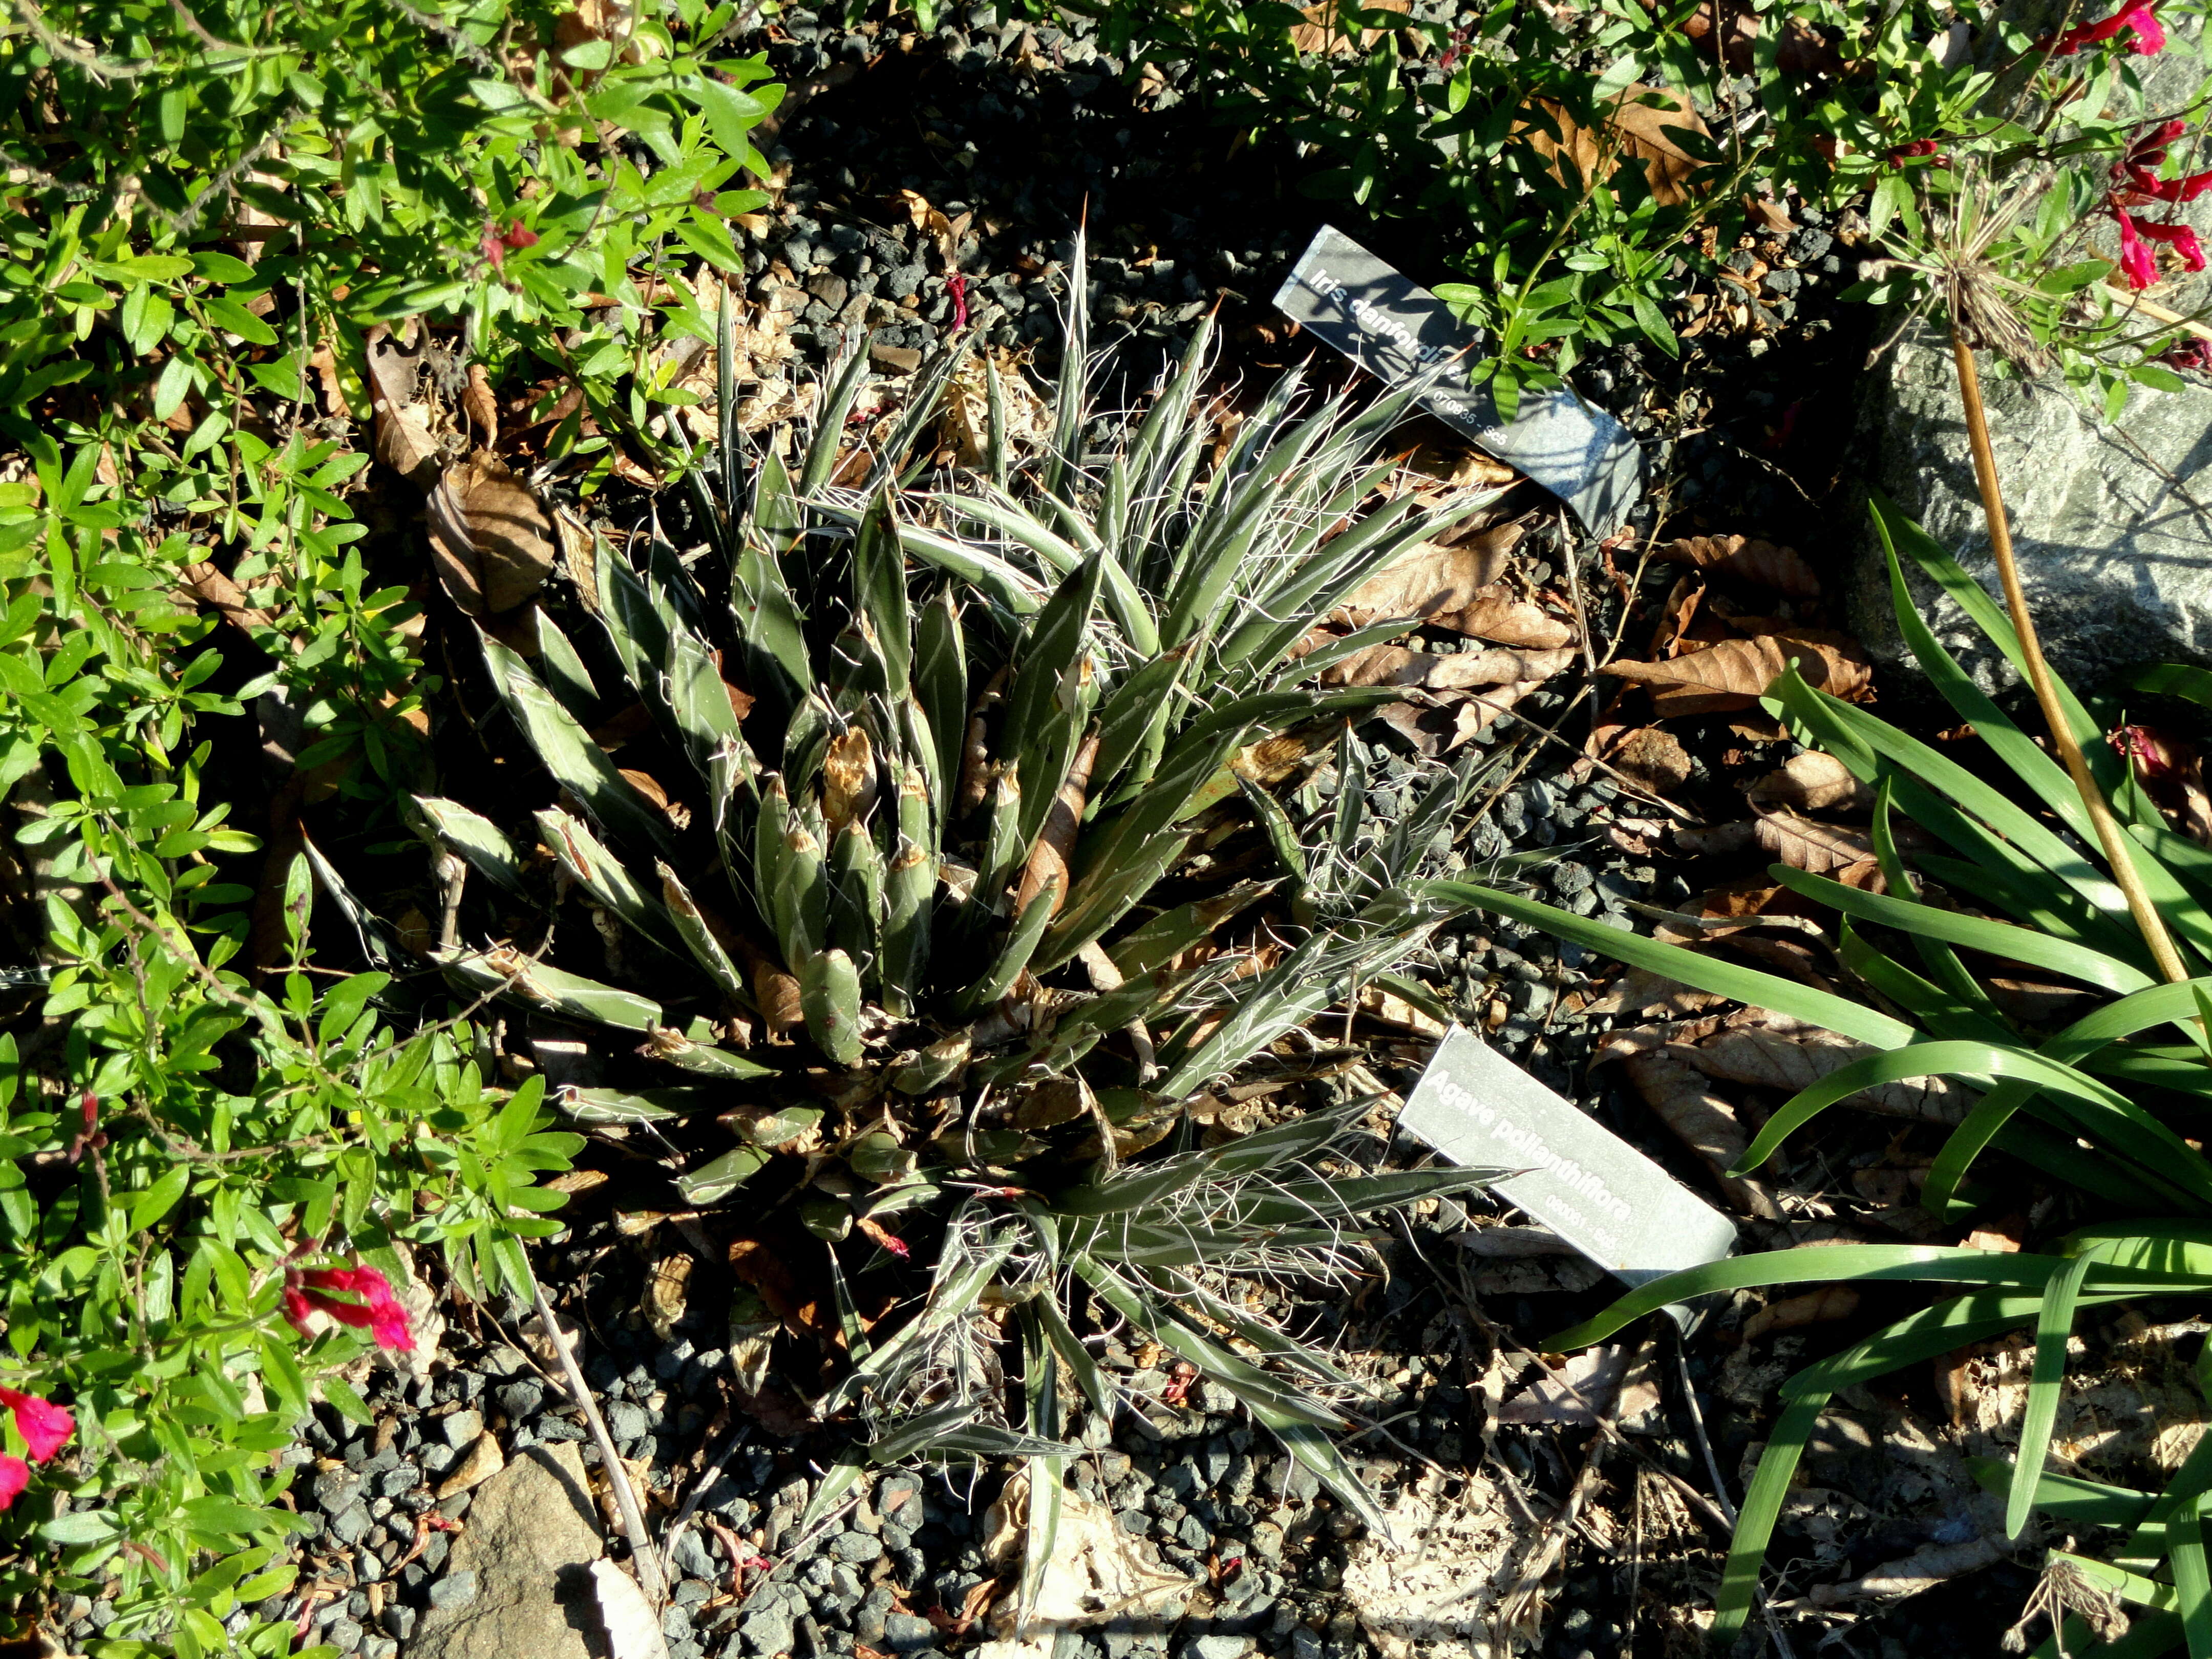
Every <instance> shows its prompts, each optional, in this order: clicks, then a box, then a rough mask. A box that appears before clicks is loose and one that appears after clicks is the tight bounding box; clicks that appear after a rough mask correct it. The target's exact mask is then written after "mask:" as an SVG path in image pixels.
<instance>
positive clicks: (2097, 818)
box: [1951, 325, 2189, 984]
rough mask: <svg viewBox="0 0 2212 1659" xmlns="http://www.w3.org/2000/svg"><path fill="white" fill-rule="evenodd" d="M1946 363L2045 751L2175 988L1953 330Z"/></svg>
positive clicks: (2171, 956)
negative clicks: (2077, 801) (2030, 587)
mask: <svg viewBox="0 0 2212 1659" xmlns="http://www.w3.org/2000/svg"><path fill="white" fill-rule="evenodd" d="M1951 359H1952V361H1953V362H1954V363H1956V364H1957V365H1958V369H1959V395H1960V398H1961V400H1962V401H1963V402H1964V403H1965V404H1966V435H1967V437H1968V439H1969V440H1970V441H1972V446H1973V451H1974V481H1975V482H1976V483H1978V484H1979V485H1980V486H1981V492H1982V513H1983V515H1984V517H1985V518H1986V519H1987V520H1989V526H1990V551H1991V552H1992V553H1994V554H1995V555H1996V564H1997V580H1999V581H2000V582H2001V583H2002V584H2003V586H2004V597H2005V609H2006V610H2007V611H2010V612H2011V613H2012V626H2013V632H2015V634H2017V635H2020V654H2021V661H2022V663H2023V664H2024V665H2025V666H2026V667H2027V683H2028V684H2029V685H2030V686H2031V687H2033V689H2034V691H2035V701H2036V703H2037V706H2038V707H2039V708H2041V709H2042V710H2043V718H2044V721H2045V724H2046V725H2048V726H2050V727H2051V744H2052V746H2053V747H2055V748H2056V749H2057V750H2058V757H2059V759H2060V760H2062V761H2063V762H2064V763H2065V765H2066V772H2067V775H2068V776H2069V777H2071V778H2072V779H2073V780H2074V787H2075V789H2076V790H2077V791H2079V792H2080V793H2081V805H2082V808H2083V810H2085V811H2087V813H2088V814H2089V822H2090V823H2091V824H2092V826H2093V827H2094V828H2095V829H2096V831H2097V842H2098V844H2099V845H2100V847H2102V848H2104V852H2105V862H2106V863H2107V864H2108V865H2110V866H2112V879H2113V880H2114V881H2115V882H2117V883H2118V884H2119V889H2120V891H2121V893H2122V894H2123V895H2124V896H2125V897H2126V899H2127V902H2128V914H2129V915H2131V916H2132V917H2134V918H2135V924H2136V929H2137V931H2138V932H2140V933H2142V936H2143V943H2144V944H2145V945H2148V946H2149V947H2150V954H2151V959H2152V960H2153V961H2154V962H2155V963H2157V964H2158V971H2159V972H2160V974H2161V975H2164V976H2165V978H2166V980H2167V981H2169V982H2170V983H2177V984H2178V983H2179V981H2183V980H2185V979H2187V978H2188V977H2189V969H2187V968H2185V966H2183V965H2182V961H2181V953H2180V952H2179V951H2176V950H2175V949H2174V948H2173V939H2172V935H2171V934H2169V933H2167V932H2166V921H2165V918H2163V917H2162V916H2160V915H2159V913H2158V908H2157V907H2156V906H2155V905H2154V904H2153V903H2152V902H2151V900H2150V894H2149V893H2148V891H2146V890H2144V887H2143V884H2142V877H2141V876H2140V875H2138V874H2137V873H2136V866H2135V860H2134V858H2133V857H2132V856H2131V855H2130V852H2129V849H2128V844H2127V836H2126V835H2125V834H2124V832H2123V831H2122V829H2120V825H2119V820H2118V819H2117V818H2115V817H2113V816H2112V808H2111V807H2110V806H2108V805H2106V804H2105V792H2104V791H2103V790H2101V789H2100V788H2099V787H2097V781H2096V780H2095V779H2094V778H2093V777H2092V776H2090V775H2089V763H2088V760H2087V757H2085V756H2084V755H2083V754H2082V753H2081V744H2078V743H2076V742H2075V740H2074V729H2073V727H2072V726H2069V725H2068V724H2067V721H2066V714H2065V711H2064V710H2063V708H2060V707H2059V703H2058V688H2057V686H2056V685H2055V684H2053V683H2052V681H2051V670H2050V668H2049V667H2048V666H2047V665H2045V662H2044V660H2043V647H2042V646H2041V645H2040V644H2039V643H2038V642H2037V640H2036V635H2035V619H2034V618H2033V617H2031V616H2030V615H2029V614H2028V609H2027V591H2026V590H2025V589H2024V588H2023V587H2022V586H2021V580H2020V566H2019V564H2018V563H2017V562H2015V560H2014V558H2013V552H2012V528H2011V526H2009V525H2008V524H2007V523H2006V522H2005V508H2004V496H2003V495H2002V492H2001V491H2000V490H1999V489H1998V487H1997V463H1996V453H1995V452H1994V451H1992V450H1991V448H1990V425H1989V416H1987V414H1986V413H1985V412H1984V410H1983V408H1982V381H1981V376H1980V374H1979V373H1978V371H1977V370H1976V368H1975V367H1974V349H1973V348H1972V346H1970V345H1968V344H1967V343H1966V339H1965V337H1964V336H1963V334H1962V333H1961V332H1960V330H1959V329H1958V328H1957V327H1956V326H1955V325H1954V327H1953V329H1952V331H1951Z"/></svg>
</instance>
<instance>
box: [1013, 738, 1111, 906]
mask: <svg viewBox="0 0 2212 1659" xmlns="http://www.w3.org/2000/svg"><path fill="white" fill-rule="evenodd" d="M1097 758H1098V734H1097V732H1092V733H1091V736H1090V737H1089V738H1087V739H1085V742H1084V744H1083V747H1082V748H1080V749H1079V750H1076V751H1075V758H1074V760H1073V761H1072V762H1071V763H1069V765H1068V769H1067V780H1066V782H1064V783H1062V784H1061V785H1060V793H1058V794H1057V795H1055V796H1054V798H1053V803H1052V810H1051V811H1049V812H1048V813H1046V814H1045V820H1044V828H1042V829H1040V830H1038V831H1037V838H1036V843H1035V844H1034V845H1032V846H1031V847H1030V856H1029V861H1028V862H1027V863H1026V864H1024V866H1022V880H1021V885H1020V886H1019V887H1018V889H1016V890H1015V893H1014V914H1015V915H1020V914H1022V913H1023V912H1024V911H1025V910H1027V909H1028V908H1030V900H1031V899H1033V898H1035V897H1036V896H1037V895H1038V894H1039V893H1042V891H1043V890H1044V889H1045V884H1046V883H1048V882H1049V883H1051V884H1053V895H1052V913H1053V915H1059V914H1060V907H1061V906H1062V905H1064V904H1065V903H1066V902H1067V887H1068V875H1067V860H1068V858H1069V856H1070V855H1071V854H1073V852H1074V851H1075V836H1076V832H1077V831H1078V830H1079V829H1081V828H1082V827H1083V805H1084V800H1085V796H1086V795H1087V794H1088V793H1090V789H1091V763H1093V762H1094V761H1096V760H1097Z"/></svg>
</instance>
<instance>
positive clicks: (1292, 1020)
mask: <svg viewBox="0 0 2212 1659" xmlns="http://www.w3.org/2000/svg"><path fill="white" fill-rule="evenodd" d="M1335 943H1336V941H1335V940H1334V939H1333V938H1332V937H1331V936H1330V935H1329V934H1328V933H1326V932H1322V933H1315V934H1314V935H1313V936H1312V937H1311V938H1310V939H1307V940H1306V942H1305V943H1304V944H1303V945H1299V946H1298V948H1297V950H1295V951H1291V954H1290V955H1288V956H1287V957H1284V958H1283V959H1282V961H1280V962H1279V963H1276V964H1275V966H1274V967H1273V968H1271V969H1268V970H1267V972H1266V973H1264V974H1262V975H1261V976H1260V977H1259V978H1258V979H1257V980H1256V981H1252V982H1251V983H1250V984H1249V986H1248V987H1240V988H1239V990H1238V992H1237V1002H1236V1006H1234V1007H1232V1008H1231V1010H1230V1011H1229V1013H1228V1015H1227V1016H1226V1017H1225V1018H1224V1019H1223V1020H1222V1021H1221V1023H1220V1024H1218V1025H1217V1026H1215V1027H1214V1028H1213V1030H1212V1031H1211V1032H1210V1033H1209V1034H1208V1035H1207V1036H1206V1037H1205V1039H1204V1040H1203V1041H1201V1042H1200V1043H1199V1044H1198V1045H1197V1047H1196V1048H1191V1049H1189V1050H1188V1051H1186V1052H1185V1053H1183V1054H1180V1055H1164V1056H1163V1057H1162V1060H1163V1063H1164V1064H1166V1065H1168V1066H1170V1070H1169V1073H1168V1074H1167V1076H1165V1077H1164V1078H1162V1079H1160V1081H1159V1082H1158V1085H1155V1086H1156V1088H1157V1090H1158V1092H1159V1093H1160V1094H1163V1095H1164V1096H1166V1097H1169V1098H1170V1099H1172V1100H1179V1099H1181V1098H1182V1097H1184V1096H1186V1095H1188V1094H1190V1093H1191V1092H1192V1091H1194V1090H1195V1089H1196V1088H1197V1087H1198V1086H1199V1085H1200V1084H1201V1083H1203V1082H1204V1081H1205V1080H1206V1079H1208V1078H1212V1077H1218V1076H1219V1075H1221V1074H1222V1073H1225V1072H1227V1071H1229V1070H1231V1068H1232V1067H1234V1066H1238V1065H1241V1064H1243V1061H1245V1060H1249V1058H1251V1056H1252V1055H1254V1054H1257V1053H1259V1052H1260V1050H1261V1049H1262V1048H1266V1047H1267V1045H1268V1044H1269V1043H1271V1042H1273V1041H1274V1040H1275V1039H1276V1038H1277V1037H1279V1036H1282V1035H1283V1034H1284V1033H1285V1032H1286V1031H1291V1030H1296V1029H1297V1027H1299V1026H1301V1025H1304V1024H1306V1023H1307V1022H1308V1021H1309V1020H1311V1019H1313V1018H1316V1016H1318V1015H1320V1014H1321V1013H1322V1012H1324V1011H1325V1010H1327V1008H1328V1006H1329V1005H1330V1004H1331V1003H1333V1002H1334V1001H1335V1000H1337V998H1338V997H1339V996H1340V995H1342V994H1343V990H1344V978H1345V976H1344V975H1343V974H1341V973H1325V972H1322V971H1319V970H1320V967H1321V963H1322V957H1324V956H1325V955H1327V954H1328V952H1329V951H1330V948H1331V947H1332V946H1333V945H1334V944H1335Z"/></svg>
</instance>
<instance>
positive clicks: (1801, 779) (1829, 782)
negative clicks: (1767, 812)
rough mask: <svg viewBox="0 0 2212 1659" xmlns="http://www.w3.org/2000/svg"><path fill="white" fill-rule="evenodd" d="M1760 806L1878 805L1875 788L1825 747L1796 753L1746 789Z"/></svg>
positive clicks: (1799, 808) (1802, 808) (1808, 808)
mask: <svg viewBox="0 0 2212 1659" xmlns="http://www.w3.org/2000/svg"><path fill="white" fill-rule="evenodd" d="M1744 793H1747V795H1749V796H1750V797H1751V799H1752V800H1753V803H1754V804H1756V805H1760V806H1786V807H1790V808H1791V809H1793V810H1795V811H1800V812H1825V811H1828V810H1829V809H1830V808H1831V807H1842V808H1844V809H1846V810H1850V811H1858V810H1862V809H1863V808H1866V807H1869V806H1871V805H1874V791H1873V790H1871V789H1869V788H1868V787H1867V786H1866V785H1865V784H1863V783H1862V782H1860V781H1858V779H1857V777H1855V776H1853V775H1852V774H1851V769H1850V767H1848V766H1846V765H1844V763H1843V762H1841V761H1839V760H1838V759H1837V758H1836V757H1834V756H1833V755H1831V754H1829V753H1827V752H1826V750H1820V749H1808V750H1806V751H1805V752H1804V753H1803V754H1802V755H1792V756H1791V757H1790V758H1789V759H1788V760H1787V761H1785V762H1784V763H1783V765H1782V769H1780V770H1779V771H1776V772H1769V773H1768V774H1767V775H1765V777H1763V778H1761V779H1760V780H1759V781H1758V782H1756V783H1754V784H1753V785H1752V786H1751V787H1750V788H1749V789H1747V791H1745V792H1744Z"/></svg>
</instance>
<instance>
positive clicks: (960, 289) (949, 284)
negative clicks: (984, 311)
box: [945, 270, 968, 328]
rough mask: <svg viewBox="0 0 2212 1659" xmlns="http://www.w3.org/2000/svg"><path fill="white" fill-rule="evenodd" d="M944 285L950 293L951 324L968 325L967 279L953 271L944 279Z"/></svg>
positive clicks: (962, 326) (956, 326)
mask: <svg viewBox="0 0 2212 1659" xmlns="http://www.w3.org/2000/svg"><path fill="white" fill-rule="evenodd" d="M945 288H946V289H948V290H949V291H950V292H951V295H952V326H953V327H955V328H965V327H967V326H968V279H967V278H966V277H965V276H962V275H961V274H960V273H959V272H958V271H957V270H956V271H954V272H953V273H952V274H951V276H947V277H946V278H945Z"/></svg>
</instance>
